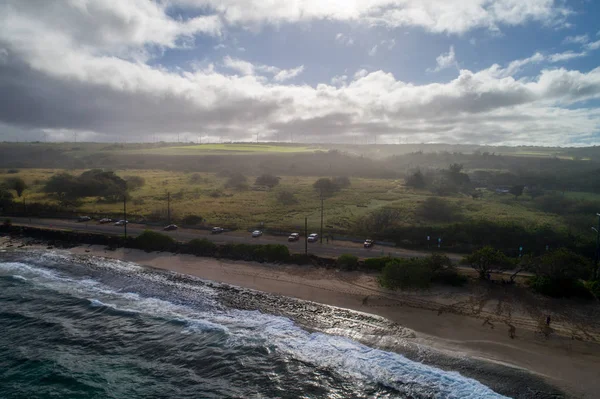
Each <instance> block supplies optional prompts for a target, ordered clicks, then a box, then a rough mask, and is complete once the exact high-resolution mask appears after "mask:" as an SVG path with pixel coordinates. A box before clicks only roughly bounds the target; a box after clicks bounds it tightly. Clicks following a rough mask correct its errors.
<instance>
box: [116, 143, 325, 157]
mask: <svg viewBox="0 0 600 399" xmlns="http://www.w3.org/2000/svg"><path fill="white" fill-rule="evenodd" d="M318 149H319V148H318V147H316V146H314V147H313V146H304V145H294V144H280V145H269V144H252V143H248V144H242V143H236V144H198V145H185V146H183V145H173V146H168V147H159V148H143V149H130V150H125V151H126V152H129V153H135V154H160V155H196V154H198V155H199V154H210V153H217V154H228V153H231V154H235V155H242V154H244V153H247V154H261V153H262V154H264V153H272V154H277V153H282V154H289V153H298V152H312V151H316V150H318Z"/></svg>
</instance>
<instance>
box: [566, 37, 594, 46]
mask: <svg viewBox="0 0 600 399" xmlns="http://www.w3.org/2000/svg"><path fill="white" fill-rule="evenodd" d="M589 41H590V37H589V36H588V35H578V36H567V37H565V39H564V40H563V44H585V43H587V42H589Z"/></svg>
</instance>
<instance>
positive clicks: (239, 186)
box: [225, 172, 248, 190]
mask: <svg viewBox="0 0 600 399" xmlns="http://www.w3.org/2000/svg"><path fill="white" fill-rule="evenodd" d="M225 187H227V188H235V189H236V190H245V189H247V188H248V178H247V177H246V176H244V175H243V174H241V173H239V172H236V173H232V174H231V175H230V176H229V179H227V183H225Z"/></svg>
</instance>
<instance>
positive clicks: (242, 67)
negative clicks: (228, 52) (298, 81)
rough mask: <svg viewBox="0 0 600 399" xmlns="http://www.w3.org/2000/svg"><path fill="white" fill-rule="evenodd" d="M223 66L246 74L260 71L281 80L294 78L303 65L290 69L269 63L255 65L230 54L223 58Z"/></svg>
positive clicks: (301, 70)
mask: <svg viewBox="0 0 600 399" xmlns="http://www.w3.org/2000/svg"><path fill="white" fill-rule="evenodd" d="M223 66H225V67H226V68H229V69H233V70H234V71H237V72H239V73H241V74H242V75H246V76H248V75H250V76H252V75H260V74H261V73H262V74H265V73H266V74H271V75H273V79H274V80H275V81H277V82H283V81H286V80H289V79H292V78H295V77H296V76H298V75H300V74H301V73H302V72H303V71H304V65H301V66H299V67H296V68H292V69H280V68H277V67H274V66H270V65H260V64H257V65H255V64H252V63H251V62H248V61H244V60H240V59H238V58H232V57H230V56H226V57H225V58H223Z"/></svg>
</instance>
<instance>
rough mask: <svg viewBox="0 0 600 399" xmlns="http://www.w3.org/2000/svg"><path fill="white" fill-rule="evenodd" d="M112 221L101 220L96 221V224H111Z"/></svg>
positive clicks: (109, 219) (107, 219)
mask: <svg viewBox="0 0 600 399" xmlns="http://www.w3.org/2000/svg"><path fill="white" fill-rule="evenodd" d="M111 222H112V219H111V218H102V219H100V220H98V223H100V224H106V223H111Z"/></svg>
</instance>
